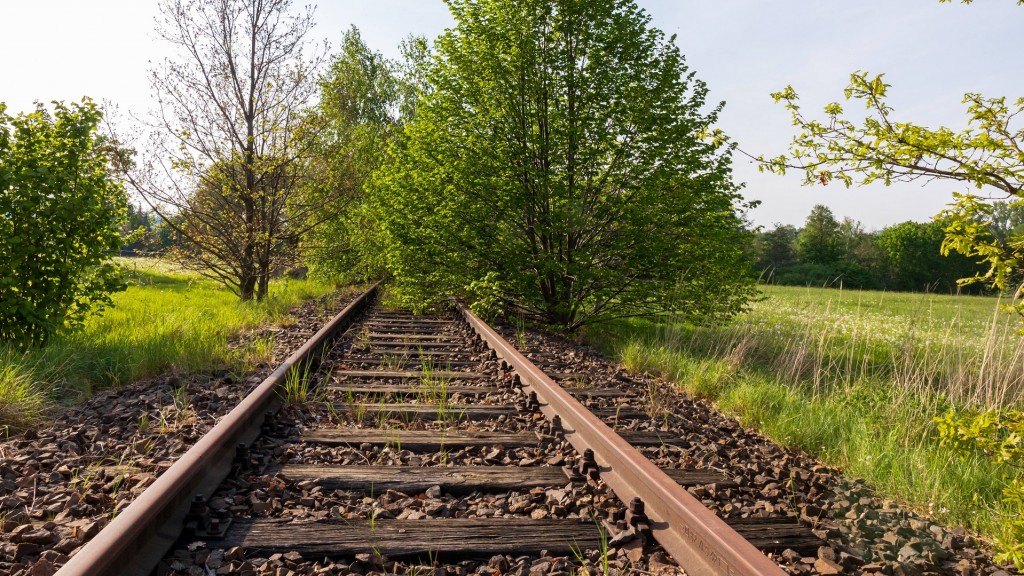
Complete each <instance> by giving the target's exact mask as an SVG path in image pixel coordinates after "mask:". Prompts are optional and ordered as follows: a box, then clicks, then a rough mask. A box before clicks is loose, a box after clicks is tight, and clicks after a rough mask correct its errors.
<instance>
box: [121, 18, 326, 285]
mask: <svg viewBox="0 0 1024 576" xmlns="http://www.w3.org/2000/svg"><path fill="white" fill-rule="evenodd" d="M291 4H292V2H291V0H218V1H216V2H212V3H211V2H203V1H201V0H166V1H165V2H164V3H163V4H162V5H161V19H160V20H159V21H158V26H157V33H158V34H159V35H160V36H161V37H162V38H163V39H164V40H166V41H167V42H169V43H170V44H171V45H172V46H174V47H175V48H176V49H177V50H178V56H179V58H178V59H177V60H167V61H165V62H164V63H163V65H162V66H160V67H158V68H156V69H154V70H152V71H151V76H150V85H151V87H152V89H153V92H154V93H155V94H156V96H157V98H158V103H159V109H158V111H157V113H156V114H155V115H154V118H153V119H152V122H151V123H150V124H149V128H150V129H151V141H150V142H149V144H148V145H147V146H146V147H145V148H143V147H138V148H140V149H143V150H145V151H152V154H147V155H146V156H145V157H144V158H142V160H141V161H139V162H135V163H134V164H133V165H132V170H130V171H129V172H128V177H129V180H130V182H131V183H132V184H133V185H134V186H135V188H136V189H137V190H138V191H139V192H140V193H141V194H142V195H143V197H144V198H145V199H146V200H147V201H148V202H149V203H150V205H151V206H152V207H153V209H154V211H156V212H157V214H158V215H159V216H160V217H161V219H162V221H163V222H164V223H165V224H166V225H167V226H170V227H172V228H173V229H174V231H175V232H176V233H177V234H178V236H179V238H180V239H181V240H182V241H183V246H182V249H181V251H180V253H179V256H181V257H180V258H179V260H180V261H181V263H182V264H184V265H186V266H188V267H191V268H194V269H196V270H198V271H199V272H201V273H203V274H205V275H207V276H209V277H212V278H214V279H216V280H218V281H220V282H222V283H224V284H225V285H226V286H228V287H229V288H231V289H232V290H233V291H234V292H235V293H237V294H238V295H239V296H240V297H241V298H242V299H243V300H249V299H252V298H256V299H262V298H263V297H265V296H266V295H267V291H268V286H269V281H270V277H271V274H272V273H273V272H274V271H275V270H276V269H279V268H281V267H283V266H286V265H288V264H290V263H291V262H292V261H293V260H294V258H295V256H296V254H297V249H298V240H299V238H300V237H301V235H302V234H303V233H304V232H305V231H307V230H308V229H309V228H310V227H311V226H314V225H315V224H316V223H317V222H318V220H317V218H315V217H314V215H316V214H319V213H320V212H319V211H318V209H319V208H322V207H321V206H316V205H312V204H310V203H307V202H305V201H303V199H302V198H301V197H299V196H298V195H297V194H296V190H297V189H298V188H299V186H300V183H301V181H302V180H303V178H304V176H305V173H304V166H305V161H306V158H307V152H308V151H306V150H304V149H303V148H302V147H300V146H298V145H297V142H296V140H295V138H294V133H295V131H296V129H297V128H298V126H299V124H300V121H301V119H302V113H303V110H304V106H305V104H306V102H307V100H308V99H309V98H310V97H311V96H312V95H313V93H314V90H315V87H316V85H315V71H316V69H317V67H318V65H319V57H318V56H317V55H315V54H314V55H309V54H307V52H308V50H307V44H306V42H305V40H304V38H305V36H306V34H307V33H308V32H309V30H310V29H311V28H312V26H313V20H312V8H309V7H307V8H306V9H305V11H304V12H302V13H299V14H293V13H292V12H291Z"/></svg>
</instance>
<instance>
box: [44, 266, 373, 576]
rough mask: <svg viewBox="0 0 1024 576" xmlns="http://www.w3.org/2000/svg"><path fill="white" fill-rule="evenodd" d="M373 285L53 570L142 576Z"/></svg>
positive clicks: (66, 575) (69, 574)
mask: <svg viewBox="0 0 1024 576" xmlns="http://www.w3.org/2000/svg"><path fill="white" fill-rule="evenodd" d="M378 286H379V282H378V283H376V284H374V285H373V286H371V287H370V288H369V289H368V290H367V291H366V292H364V293H363V294H361V295H360V296H359V297H358V298H356V299H355V300H354V301H353V302H352V303H350V304H349V305H348V306H346V307H345V309H344V310H342V311H341V312H340V313H338V315H336V316H335V317H334V318H332V319H331V321H330V322H328V323H327V324H326V325H325V326H324V327H323V328H321V329H320V330H319V331H318V332H317V333H316V334H315V335H313V337H312V338H310V339H309V340H307V341H306V343H305V344H303V345H302V347H301V348H299V349H298V350H296V351H295V352H294V353H293V354H292V355H291V356H289V357H288V359H287V360H285V361H284V363H283V364H281V366H279V367H278V368H277V370H274V372H273V373H272V374H271V375H270V376H268V377H267V378H266V379H265V380H263V382H262V383H261V384H260V385H259V386H258V387H256V389H254V390H253V391H252V393H250V394H249V395H248V396H246V397H245V399H244V400H242V402H240V403H239V404H238V406H236V407H235V408H234V409H233V410H231V412H229V413H228V414H227V415H226V416H224V417H223V418H222V419H221V420H220V421H219V422H218V423H217V424H216V425H215V426H214V427H213V429H211V430H210V431H209V432H208V433H207V434H205V435H204V436H203V437H202V438H200V439H199V441H198V442H196V443H195V445H193V446H192V448H190V449H189V450H188V451H187V452H186V453H185V454H184V455H183V456H182V457H181V458H179V459H178V460H177V461H176V462H175V463H174V464H173V465H172V466H171V467H170V468H169V469H168V470H167V471H166V472H165V473H164V474H162V475H161V476H160V477H159V478H157V480H156V482H154V483H153V484H152V485H151V486H150V487H149V488H147V489H146V490H145V491H144V492H143V493H142V494H141V495H140V496H139V497H138V498H137V499H136V500H135V501H134V502H132V503H131V504H130V505H129V506H128V507H127V508H125V509H124V510H123V511H122V512H121V513H120V514H118V516H117V518H115V519H114V520H113V521H112V522H111V523H110V524H108V525H107V526H106V527H105V528H104V529H103V530H101V531H100V533H99V534H97V535H96V537H95V538H93V539H92V540H91V541H89V543H88V544H86V545H85V547H83V548H82V549H80V550H79V551H78V553H77V554H75V555H74V556H73V557H72V558H71V560H70V561H68V563H67V564H65V565H64V566H63V567H62V568H61V569H60V571H58V572H57V575H58V576H107V575H109V576H116V575H129V576H146V575H147V574H150V573H151V572H152V570H153V568H155V567H156V565H157V563H158V562H159V561H160V559H161V558H162V557H163V555H164V554H165V553H166V552H167V551H168V550H169V549H170V548H171V546H172V545H173V544H174V542H175V540H177V538H178V536H179V535H180V531H181V528H182V526H183V521H184V518H185V514H186V513H187V511H188V509H189V506H190V504H191V501H192V498H193V497H194V496H196V495H198V494H206V495H210V494H211V493H212V492H213V491H214V490H215V489H216V487H217V486H218V485H219V484H220V483H221V482H222V481H223V480H224V478H226V477H227V475H228V474H229V473H230V472H231V463H232V459H233V457H234V452H235V449H236V448H237V446H238V445H239V444H246V445H248V444H250V443H251V442H252V441H253V440H254V439H255V438H256V437H257V436H258V435H259V432H260V427H261V426H262V424H263V420H264V418H265V417H266V415H267V413H268V412H271V413H272V412H276V411H277V409H278V408H280V398H279V395H278V394H277V388H278V386H279V385H281V384H282V383H284V381H285V379H286V377H287V375H288V373H289V372H291V370H293V369H301V367H302V366H303V365H305V364H306V363H307V362H309V361H310V359H311V358H313V355H314V354H316V353H318V352H319V351H320V350H321V348H322V347H323V346H324V345H325V344H326V343H327V342H328V341H330V340H331V339H332V338H333V337H335V335H337V334H338V332H340V331H342V330H344V329H345V328H347V327H348V325H349V324H351V322H352V319H353V318H354V317H355V315H356V314H358V313H359V312H360V311H362V309H363V308H364V307H365V306H366V304H367V303H368V302H369V301H370V299H371V298H372V297H373V295H374V294H375V293H376V291H377V287H378Z"/></svg>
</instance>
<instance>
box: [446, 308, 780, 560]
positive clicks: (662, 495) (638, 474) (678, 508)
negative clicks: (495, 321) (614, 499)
mask: <svg viewBox="0 0 1024 576" xmlns="http://www.w3.org/2000/svg"><path fill="white" fill-rule="evenodd" d="M458 309H459V311H460V312H461V313H462V316H463V318H464V319H465V320H466V322H468V323H469V325H470V327H472V328H473V329H474V330H475V331H476V333H477V334H478V335H479V336H480V337H481V338H482V339H483V340H484V341H485V342H487V344H488V346H490V347H491V349H493V350H494V352H495V353H496V354H497V356H498V357H499V358H501V359H502V360H504V361H505V362H507V363H509V364H511V366H512V367H513V369H514V370H515V371H516V373H517V374H518V375H519V378H520V380H521V382H522V384H523V386H527V387H529V389H530V390H532V391H533V392H535V393H536V395H537V399H538V400H539V402H540V404H541V410H542V411H543V412H544V414H545V415H546V416H547V417H548V418H549V419H550V418H551V417H553V416H555V415H557V416H559V417H560V419H561V422H562V428H563V429H564V430H565V435H566V439H567V440H569V442H570V443H572V445H573V447H574V448H576V450H577V451H578V452H580V453H581V454H582V453H583V451H584V450H585V449H587V448H590V449H592V450H593V451H594V456H595V459H596V460H597V463H598V465H599V467H600V473H601V479H602V480H604V482H605V484H607V485H608V486H609V487H610V488H611V489H612V490H613V491H614V492H615V494H616V495H617V496H618V497H619V498H620V499H621V500H622V501H624V502H626V503H628V502H629V501H631V500H632V499H633V498H640V499H641V500H642V501H643V502H644V504H645V507H644V508H645V510H644V511H645V512H646V514H647V516H648V518H649V519H650V520H651V522H650V526H651V531H652V534H653V536H654V537H655V539H657V541H658V542H659V543H660V544H661V545H662V547H663V548H664V549H665V550H666V551H667V552H668V553H669V554H671V555H672V557H673V558H674V559H675V560H676V562H677V563H678V564H679V565H680V566H681V567H682V568H683V569H684V570H686V573H687V574H689V575H690V576H703V575H711V574H727V575H743V576H748V575H749V576H753V575H762V576H784V575H785V574H786V573H785V572H784V571H783V570H782V569H781V568H780V567H779V566H778V565H777V564H775V563H774V562H772V561H771V560H769V559H768V557H767V556H765V555H764V554H762V553H761V551H760V550H758V549H757V548H755V547H754V546H753V545H752V544H751V543H750V542H747V541H746V540H745V539H744V538H743V537H742V536H740V535H739V534H738V533H737V532H736V531H735V530H733V529H732V528H731V527H729V525H728V524H726V523H725V522H724V521H723V520H722V519H721V518H719V517H718V516H716V515H715V514H714V513H713V512H712V511H710V510H708V509H707V508H706V507H705V506H704V505H703V504H701V503H700V501H698V500H697V499H696V498H694V497H693V496H692V495H690V493H689V492H687V491H686V490H685V489H683V488H682V487H681V486H680V485H679V484H677V483H676V482H675V481H674V480H672V479H671V478H670V477H669V476H668V475H667V474H665V473H664V472H662V471H661V470H660V469H659V468H658V467H657V466H656V465H655V464H654V463H653V462H651V461H650V460H648V459H647V458H646V457H645V456H644V455H643V454H641V453H640V452H639V451H637V449H636V448H634V447H633V446H631V445H630V444H629V443H628V442H626V441H625V440H624V439H623V438H622V437H621V436H619V435H618V434H616V433H615V431H614V430H612V429H611V428H609V427H608V425H607V424H605V423H604V422H602V421H601V420H600V419H599V418H598V417H597V416H595V415H594V414H593V413H591V412H590V410H588V409H587V408H586V407H585V406H583V405H582V404H580V403H579V402H578V401H577V400H576V399H575V398H573V397H572V396H571V395H570V394H569V393H568V392H566V391H565V390H564V389H563V388H562V387H561V386H559V385H558V384H556V383H555V381H554V380H552V379H551V378H549V377H548V376H547V375H546V374H544V372H543V371H541V369H540V368H538V367H537V366H535V365H534V364H533V363H532V362H530V361H529V360H527V359H526V357H524V356H523V355H522V354H520V353H519V351H517V350H516V349H515V348H514V347H513V346H512V345H511V344H509V343H508V342H507V341H506V340H505V339H504V338H502V337H501V336H500V335H499V334H498V333H497V332H495V331H494V330H493V329H491V328H490V326H488V325H487V324H486V323H484V322H483V321H482V320H480V319H479V318H478V317H476V315H474V314H473V313H472V312H470V311H469V309H468V308H466V307H465V306H464V305H461V304H459V305H458Z"/></svg>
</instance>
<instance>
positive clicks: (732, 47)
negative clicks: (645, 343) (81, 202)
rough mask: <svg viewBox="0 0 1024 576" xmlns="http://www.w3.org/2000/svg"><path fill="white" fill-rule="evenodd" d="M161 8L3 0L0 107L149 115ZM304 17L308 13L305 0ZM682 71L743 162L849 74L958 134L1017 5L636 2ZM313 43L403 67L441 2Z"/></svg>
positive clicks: (777, 192)
mask: <svg viewBox="0 0 1024 576" xmlns="http://www.w3.org/2000/svg"><path fill="white" fill-rule="evenodd" d="M158 2H159V0H90V1H88V2H85V1H82V0H32V1H31V2H30V1H28V0H0V102H5V103H6V104H7V106H8V110H7V113H8V114H12V113H16V112H21V111H27V110H30V109H32V108H33V102H35V101H41V102H49V101H51V100H65V101H75V100H79V99H80V98H81V97H82V96H86V95H87V96H89V97H91V98H92V99H93V100H96V101H103V100H109V101H111V102H113V103H115V104H116V105H118V107H119V108H120V110H121V112H122V113H124V112H127V111H134V112H136V113H144V112H146V111H147V110H149V109H151V108H152V107H153V104H152V99H151V97H150V93H149V87H148V78H147V70H148V69H149V68H150V63H151V62H158V61H160V60H161V59H162V58H163V57H164V55H165V54H166V53H167V52H168V50H167V47H166V46H165V45H164V44H163V42H162V41H160V40H158V39H157V38H156V36H155V34H154V32H153V21H154V17H155V16H156V14H157V6H158ZM300 4H301V2H300ZM638 4H639V5H640V6H641V7H642V8H644V9H645V10H646V11H647V12H648V13H649V14H650V15H651V17H652V25H653V26H655V27H657V28H660V29H662V30H664V31H665V32H666V33H668V34H675V35H677V38H676V42H677V44H678V45H679V47H680V48H681V50H682V52H683V53H684V54H685V55H686V57H687V62H688V63H689V66H690V69H691V70H693V71H695V72H696V73H697V77H698V78H700V79H701V80H703V81H705V82H706V83H707V84H708V87H709V89H710V95H709V102H718V101H725V102H726V106H725V109H724V111H723V112H722V114H721V116H720V118H719V124H718V126H719V127H720V128H722V129H723V130H724V131H725V132H726V133H727V134H729V136H730V137H732V138H733V139H734V140H735V141H737V142H738V143H739V145H740V146H741V147H742V148H743V149H744V150H746V151H748V152H750V153H752V154H754V155H758V154H764V155H767V156H774V155H777V154H779V153H783V152H785V151H786V148H787V145H788V143H789V141H790V139H791V138H792V136H793V134H794V133H795V128H794V127H793V126H792V125H791V124H790V118H789V115H788V113H787V111H786V110H785V109H784V108H783V107H782V106H781V105H778V104H775V103H773V101H772V99H771V98H770V97H769V93H771V92H773V91H777V90H780V89H782V88H784V87H785V86H786V85H792V86H793V87H794V88H795V89H796V91H797V92H798V93H799V94H800V96H801V103H802V105H803V107H804V110H805V112H807V113H809V114H813V115H815V116H818V117H821V114H820V110H821V109H822V108H823V107H824V106H825V104H827V103H829V102H832V101H841V100H842V98H843V96H842V92H843V88H844V87H845V86H846V85H847V83H848V81H849V76H850V74H851V73H852V72H854V71H857V70H864V71H868V72H870V73H872V74H877V73H885V74H886V76H885V78H886V80H887V82H889V83H890V84H892V86H893V87H892V88H891V89H890V92H889V94H890V97H889V104H890V105H891V106H893V107H894V108H895V111H896V112H895V117H896V118H897V119H899V120H904V121H912V122H915V123H919V124H923V125H926V126H930V127H936V126H938V125H945V126H949V127H951V128H963V127H964V126H965V122H966V121H965V107H964V105H963V104H962V103H961V100H962V98H963V95H964V93H966V92H980V93H982V94H984V95H987V96H1006V97H1008V98H1009V99H1016V98H1018V97H1022V96H1024V64H1022V63H1024V57H1022V55H1024V34H1022V33H1021V30H1022V29H1024V7H1018V6H1016V1H1015V0H979V1H978V2H975V3H974V4H972V5H970V6H965V5H962V4H960V3H950V4H939V3H938V1H937V0H846V1H845V2H840V1H838V0H784V1H780V0H717V1H715V0H638ZM316 20H317V27H316V28H315V29H314V31H313V32H312V36H311V39H313V40H323V39H327V40H328V41H335V42H334V43H335V44H336V39H338V38H339V37H340V34H341V32H342V31H343V30H345V29H347V28H349V27H350V26H352V25H355V26H357V27H358V28H359V29H360V31H361V33H362V35H363V38H364V40H365V41H366V42H367V44H369V45H370V47H371V48H373V49H375V50H379V51H381V52H383V53H384V54H385V55H388V56H392V57H397V55H398V52H397V47H398V44H399V42H400V41H401V40H402V39H403V38H404V37H406V36H408V35H409V34H417V35H425V36H427V37H430V38H433V37H435V36H437V35H438V34H440V33H441V32H442V31H443V30H444V29H445V28H447V27H449V26H451V25H452V24H453V20H452V18H451V16H450V15H449V13H448V10H447V7H446V6H445V4H444V2H443V1H442V0H372V1H367V0H328V1H324V2H321V3H320V5H319V6H318V8H317V12H316ZM734 173H735V179H736V180H737V181H738V182H743V183H744V185H745V188H744V191H743V193H744V195H745V196H746V197H747V198H748V199H750V200H759V201H761V205H760V206H759V207H758V208H756V209H755V210H753V211H752V212H751V214H750V218H751V220H753V222H754V223H755V224H758V225H763V226H765V227H768V228H770V227H772V226H773V225H775V224H794V225H798V226H799V225H801V224H802V223H803V221H804V219H805V218H806V217H807V214H808V213H809V212H810V210H811V208H812V207H813V206H814V205H815V204H824V205H826V206H828V207H829V208H831V209H832V211H833V213H834V214H835V215H836V216H837V217H840V218H842V217H851V218H853V219H855V220H858V221H860V222H861V223H863V224H864V226H865V228H866V229H868V230H877V229H880V228H882V227H885V226H888V225H891V224H895V223H898V222H903V221H906V220H916V221H924V220H927V219H929V218H931V217H932V216H934V215H935V214H937V213H938V212H939V211H941V210H942V208H943V207H944V206H945V205H946V204H947V203H948V202H950V200H951V199H952V192H954V191H964V190H965V188H964V186H963V185H961V184H957V183H952V182H931V183H928V184H926V185H922V184H917V183H915V184H902V185H893V186H891V187H885V186H883V185H873V186H870V187H855V188H850V189H846V188H844V187H843V186H842V185H841V184H838V183H833V184H831V185H829V186H827V187H823V186H814V187H806V186H802V185H801V181H802V179H801V178H800V177H799V175H796V174H791V175H788V176H785V177H782V176H776V175H772V174H761V173H759V172H758V171H757V169H756V166H755V165H754V164H753V163H751V162H749V161H748V160H746V159H745V158H744V157H742V156H740V155H737V156H736V157H735V166H734Z"/></svg>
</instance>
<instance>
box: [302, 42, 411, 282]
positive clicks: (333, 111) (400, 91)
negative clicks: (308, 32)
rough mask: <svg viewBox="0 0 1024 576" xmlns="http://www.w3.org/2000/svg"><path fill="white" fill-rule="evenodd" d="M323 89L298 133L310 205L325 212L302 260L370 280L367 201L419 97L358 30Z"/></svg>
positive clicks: (323, 270)
mask: <svg viewBox="0 0 1024 576" xmlns="http://www.w3.org/2000/svg"><path fill="white" fill-rule="evenodd" d="M410 42H411V43H415V42H417V41H416V40H415V39H414V40H411V41H410ZM411 46H419V45H418V44H410V43H407V44H406V47H407V48H409V47H411ZM319 85H320V99H319V102H318V104H317V106H316V107H315V108H314V109H312V110H311V111H310V113H309V115H308V116H307V118H306V120H305V123H304V129H303V130H302V131H300V133H299V138H300V139H301V140H305V144H304V145H303V146H304V148H306V149H308V150H309V151H310V153H309V160H308V165H307V170H308V171H309V173H310V175H311V177H309V178H307V179H306V180H305V185H304V188H303V196H304V200H305V201H306V202H307V203H309V204H312V205H318V206H320V207H321V208H320V210H319V211H318V214H317V216H318V218H319V219H320V222H319V224H318V225H317V226H315V227H312V228H311V229H310V232H309V234H307V235H306V237H305V238H303V244H304V260H305V262H306V263H307V264H309V266H310V272H311V273H312V274H314V275H318V276H321V277H337V276H344V275H357V276H360V275H361V276H366V275H368V274H371V273H374V272H377V270H376V269H374V268H372V267H369V265H370V263H371V262H372V260H373V258H374V256H373V255H372V252H373V251H375V249H376V248H377V246H376V243H375V242H374V240H373V236H372V234H371V231H372V229H373V227H372V225H371V224H370V222H369V217H368V215H367V214H366V212H365V210H363V209H362V204H361V201H362V198H363V196H364V194H365V188H366V185H367V182H368V180H369V177H370V175H371V174H372V173H373V172H374V171H375V170H377V169H378V168H379V167H380V166H381V165H382V163H383V162H384V161H385V160H386V158H387V156H386V151H387V149H388V146H389V145H390V143H391V142H392V141H393V140H394V139H395V137H396V136H397V133H398V132H399V131H400V130H401V125H402V121H403V116H404V114H407V113H410V110H411V108H410V106H409V105H408V104H407V101H408V100H409V99H410V98H414V97H415V96H414V95H410V94H408V93H407V92H405V91H404V89H405V88H406V86H405V84H404V83H403V82H402V71H401V70H400V66H399V64H398V63H397V62H394V61H392V60H389V59H387V58H385V57H384V56H383V55H382V54H381V53H380V52H375V51H373V50H371V49H370V48H369V47H368V46H367V45H366V43H365V42H364V41H363V39H362V36H361V35H360V34H359V30H358V29H356V28H355V27H353V28H351V29H350V30H349V31H347V32H346V33H345V34H344V35H343V37H342V41H341V47H340V50H339V52H338V54H337V55H335V56H334V57H333V59H332V60H331V62H330V65H329V66H328V69H327V71H326V73H325V74H324V75H323V76H322V77H321V78H320V82H319Z"/></svg>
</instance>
